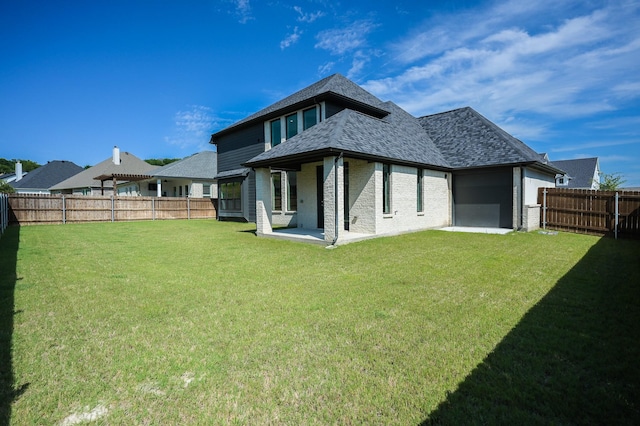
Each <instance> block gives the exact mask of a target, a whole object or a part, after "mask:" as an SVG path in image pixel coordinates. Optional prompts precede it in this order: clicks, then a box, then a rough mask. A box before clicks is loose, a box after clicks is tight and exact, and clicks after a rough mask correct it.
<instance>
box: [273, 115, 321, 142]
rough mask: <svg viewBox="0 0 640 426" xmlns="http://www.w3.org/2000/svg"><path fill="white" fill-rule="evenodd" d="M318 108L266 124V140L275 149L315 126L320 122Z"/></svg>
mask: <svg viewBox="0 0 640 426" xmlns="http://www.w3.org/2000/svg"><path fill="white" fill-rule="evenodd" d="M318 112H319V109H318V107H315V106H314V107H312V108H308V109H305V110H300V111H296V112H294V113H293V114H289V115H287V116H284V117H280V118H276V119H275V120H271V121H269V122H268V123H265V138H266V139H268V140H267V143H268V144H269V143H270V145H271V147H274V146H276V145H279V144H280V143H282V142H284V141H285V140H286V139H289V138H292V137H294V136H295V135H297V134H298V133H300V132H302V131H304V130H307V129H308V128H310V127H313V126H315V125H316V124H318V122H319V121H320V117H319V114H318Z"/></svg>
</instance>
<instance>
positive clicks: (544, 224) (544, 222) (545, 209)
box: [542, 188, 547, 229]
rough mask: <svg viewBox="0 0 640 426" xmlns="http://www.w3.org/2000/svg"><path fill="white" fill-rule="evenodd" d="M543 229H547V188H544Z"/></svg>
mask: <svg viewBox="0 0 640 426" xmlns="http://www.w3.org/2000/svg"><path fill="white" fill-rule="evenodd" d="M542 229H547V188H544V189H543V190H542Z"/></svg>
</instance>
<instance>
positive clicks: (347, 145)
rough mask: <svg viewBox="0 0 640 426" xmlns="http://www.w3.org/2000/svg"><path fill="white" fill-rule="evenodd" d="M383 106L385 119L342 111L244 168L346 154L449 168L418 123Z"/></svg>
mask: <svg viewBox="0 0 640 426" xmlns="http://www.w3.org/2000/svg"><path fill="white" fill-rule="evenodd" d="M382 106H383V107H384V108H385V109H386V110H387V111H391V113H390V114H389V115H388V116H387V117H385V118H384V119H377V118H375V117H371V116H369V115H366V114H363V113H360V112H357V111H353V110H350V109H345V110H342V111H341V112H339V113H338V114H336V115H334V116H332V117H329V118H328V119H327V120H325V121H323V122H321V123H318V124H317V125H315V126H313V127H311V128H310V129H307V130H306V131H304V132H302V133H300V134H298V135H296V136H294V137H293V138H291V139H289V140H287V141H286V142H284V143H282V144H279V145H277V146H275V147H274V148H272V149H270V150H269V151H266V152H264V153H262V154H260V155H258V156H256V157H254V158H252V159H251V160H249V161H248V162H247V163H246V165H247V166H258V165H264V164H273V163H274V161H276V160H277V161H279V162H285V161H294V160H295V159H296V158H298V157H302V156H305V155H314V154H318V155H320V154H321V153H323V152H324V153H326V152H328V151H332V152H345V153H348V155H349V156H352V157H356V158H357V157H361V158H377V159H380V160H389V161H396V162H403V163H410V164H424V165H430V166H434V167H439V168H448V166H449V165H448V163H447V161H446V160H445V159H444V157H443V156H442V154H441V153H440V152H439V151H438V149H437V148H436V147H435V145H434V144H433V142H432V141H431V139H430V137H429V136H428V135H427V133H426V132H425V131H424V129H423V128H422V127H421V126H420V124H419V123H418V121H417V120H416V119H415V118H414V117H413V116H411V115H410V114H408V113H407V112H405V111H404V110H402V109H401V108H400V107H398V106H397V105H395V104H394V103H392V102H386V103H384V104H382Z"/></svg>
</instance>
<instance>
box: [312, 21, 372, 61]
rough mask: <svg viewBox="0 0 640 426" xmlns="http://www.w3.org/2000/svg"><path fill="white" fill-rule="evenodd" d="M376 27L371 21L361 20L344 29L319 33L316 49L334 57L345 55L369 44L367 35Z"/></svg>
mask: <svg viewBox="0 0 640 426" xmlns="http://www.w3.org/2000/svg"><path fill="white" fill-rule="evenodd" d="M375 27H376V25H375V24H374V23H373V22H372V21H369V20H360V21H356V22H353V23H352V24H350V25H348V26H346V27H344V28H333V29H330V30H324V31H321V32H319V33H318V35H317V36H316V39H317V40H318V42H317V43H316V45H315V47H316V48H319V49H324V50H327V51H329V53H331V54H332V55H343V54H345V53H347V52H351V51H354V50H357V49H359V48H361V47H363V46H365V45H366V44H367V35H368V34H369V33H370V32H371V31H372V30H373V29H374V28H375Z"/></svg>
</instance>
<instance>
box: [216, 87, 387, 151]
mask: <svg viewBox="0 0 640 426" xmlns="http://www.w3.org/2000/svg"><path fill="white" fill-rule="evenodd" d="M321 95H334V96H339V97H342V98H347V99H348V100H350V101H352V102H356V103H359V104H363V105H366V106H368V107H371V108H374V109H380V110H382V111H384V108H381V104H382V101H381V100H380V99H378V98H376V97H375V96H374V95H372V94H371V93H369V92H367V91H366V90H364V89H363V88H362V87H360V86H358V85H357V84H355V83H354V82H353V81H351V80H349V79H348V78H346V77H344V76H342V75H341V74H333V75H331V76H329V77H326V78H323V79H322V80H320V81H317V82H316V83H313V84H312V85H310V86H308V87H305V88H304V89H302V90H299V91H297V92H295V93H294V94H292V95H290V96H287V97H286V98H284V99H282V100H279V101H278V102H276V103H274V104H271V105H269V106H268V107H266V108H264V109H261V110H260V111H258V112H256V113H255V114H251V115H250V116H248V117H246V118H244V119H242V120H240V121H238V122H236V123H234V124H232V125H231V126H229V127H227V128H225V129H223V130H221V131H220V132H217V133H215V134H213V135H212V137H211V139H212V140H214V139H215V138H216V137H217V136H218V135H220V134H222V133H227V132H229V131H231V130H232V129H234V128H237V127H241V126H242V125H244V124H247V123H250V122H252V121H254V120H258V119H260V118H262V117H265V116H268V115H270V114H272V113H276V112H278V111H281V110H286V109H287V108H288V107H292V106H294V105H296V104H299V103H301V102H304V101H308V100H311V99H314V98H317V97H319V96H321ZM381 115H384V114H381Z"/></svg>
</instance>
